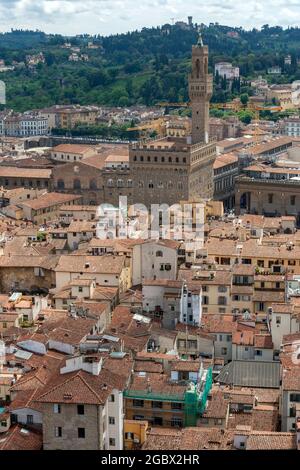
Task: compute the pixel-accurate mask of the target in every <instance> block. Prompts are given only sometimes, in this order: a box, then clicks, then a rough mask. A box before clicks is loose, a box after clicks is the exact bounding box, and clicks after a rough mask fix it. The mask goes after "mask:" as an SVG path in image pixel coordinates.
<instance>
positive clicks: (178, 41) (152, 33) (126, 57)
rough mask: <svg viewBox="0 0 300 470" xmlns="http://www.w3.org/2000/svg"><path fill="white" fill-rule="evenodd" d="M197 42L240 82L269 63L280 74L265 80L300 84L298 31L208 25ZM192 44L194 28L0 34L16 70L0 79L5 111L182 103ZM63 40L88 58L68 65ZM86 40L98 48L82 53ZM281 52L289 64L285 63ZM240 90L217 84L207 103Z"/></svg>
mask: <svg viewBox="0 0 300 470" xmlns="http://www.w3.org/2000/svg"><path fill="white" fill-rule="evenodd" d="M228 33H229V34H228ZM232 33H235V34H232ZM232 36H235V37H232ZM203 39H204V42H205V43H206V44H207V45H208V46H209V49H210V62H209V65H210V69H211V71H212V70H213V67H214V64H215V62H217V61H220V60H229V61H231V62H232V63H233V64H234V65H237V66H239V67H240V70H241V74H242V76H243V77H244V79H245V80H248V79H251V78H253V77H255V76H257V75H265V74H266V71H267V69H268V67H270V66H273V65H280V66H281V67H282V69H283V72H284V73H283V75H281V76H279V77H277V78H276V79H275V78H270V80H273V81H274V80H276V81H277V82H287V81H292V80H295V79H300V68H299V67H298V65H297V62H298V61H299V58H300V29H299V28H288V29H283V28H281V27H280V26H277V27H269V26H268V25H265V26H263V27H262V28H261V29H260V30H257V29H253V30H251V31H246V30H243V29H242V28H231V27H227V26H220V25H215V24H211V25H210V26H209V27H203ZM196 41H197V30H196V29H195V28H192V29H188V28H187V29H182V28H181V27H179V26H176V25H175V26H171V25H164V26H162V27H158V28H144V29H142V31H134V32H131V33H127V34H119V35H114V36H109V37H101V36H100V35H99V36H94V37H91V36H88V35H82V36H76V37H72V38H69V37H68V38H67V37H66V38H65V37H63V36H60V35H47V34H45V33H43V32H40V31H22V30H12V31H11V32H10V33H4V34H0V59H3V60H4V61H5V64H6V65H14V66H15V70H13V71H9V72H2V73H1V74H0V79H2V80H4V81H5V82H6V84H7V107H8V108H14V109H15V110H19V111H23V110H28V109H34V108H39V107H44V106H48V105H53V104H69V103H79V104H99V105H100V104H102V105H111V106H129V105H134V104H155V103H156V102H158V101H161V100H167V101H182V100H183V101H184V100H187V98H188V97H187V74H188V72H189V67H190V56H191V47H192V45H193V44H195V42H196ZM65 42H68V43H71V45H72V47H79V48H80V53H79V55H81V54H87V55H88V56H89V60H88V61H87V62H85V61H79V62H70V61H69V60H68V57H69V55H70V53H71V52H72V51H71V50H70V49H65V48H62V47H61V46H62V45H63V44H64V43H65ZM89 42H93V43H94V44H95V45H98V46H99V47H98V48H96V49H91V48H88V43H89ZM40 52H42V53H43V54H44V57H45V63H44V64H43V63H40V64H38V65H37V66H35V67H31V68H29V67H28V66H27V65H26V56H28V55H34V54H37V53H40ZM287 54H290V55H291V58H292V64H291V65H285V63H284V58H285V56H286V55H287ZM242 85H243V84H242ZM244 88H245V86H244ZM240 91H241V90H240V84H235V87H234V89H233V90H231V89H228V87H227V84H226V83H225V84H224V83H223V84H222V83H221V84H220V83H219V84H217V86H216V87H215V95H214V97H213V100H214V101H224V100H226V99H229V98H230V97H232V94H233V96H234V94H235V93H239V92H240ZM243 91H245V90H242V92H243Z"/></svg>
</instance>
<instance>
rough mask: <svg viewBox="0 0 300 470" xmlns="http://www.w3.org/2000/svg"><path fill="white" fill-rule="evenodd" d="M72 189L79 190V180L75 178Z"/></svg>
mask: <svg viewBox="0 0 300 470" xmlns="http://www.w3.org/2000/svg"><path fill="white" fill-rule="evenodd" d="M73 188H74V189H81V181H80V179H78V178H76V179H75V180H74V182H73Z"/></svg>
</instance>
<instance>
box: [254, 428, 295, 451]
mask: <svg viewBox="0 0 300 470" xmlns="http://www.w3.org/2000/svg"><path fill="white" fill-rule="evenodd" d="M296 448H297V444H296V434H295V433H291V432H286V433H284V432H264V431H257V432H256V431H252V432H251V434H250V436H249V437H248V439H247V444H246V449H247V450H292V449H296Z"/></svg>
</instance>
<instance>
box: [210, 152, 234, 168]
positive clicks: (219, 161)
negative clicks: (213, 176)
mask: <svg viewBox="0 0 300 470" xmlns="http://www.w3.org/2000/svg"><path fill="white" fill-rule="evenodd" d="M237 162H238V157H237V155H235V154H234V153H224V154H223V155H218V156H217V158H216V160H215V162H214V170H217V169H219V168H222V167H224V166H227V165H232V164H233V163H237Z"/></svg>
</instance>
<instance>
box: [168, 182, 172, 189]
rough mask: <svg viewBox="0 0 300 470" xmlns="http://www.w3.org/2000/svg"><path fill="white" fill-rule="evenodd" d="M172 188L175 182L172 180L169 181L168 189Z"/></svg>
mask: <svg viewBox="0 0 300 470" xmlns="http://www.w3.org/2000/svg"><path fill="white" fill-rule="evenodd" d="M172 188H173V183H172V181H169V182H168V189H172Z"/></svg>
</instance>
